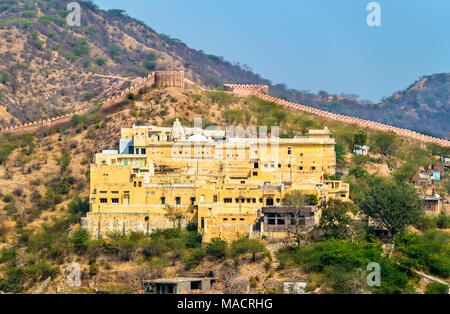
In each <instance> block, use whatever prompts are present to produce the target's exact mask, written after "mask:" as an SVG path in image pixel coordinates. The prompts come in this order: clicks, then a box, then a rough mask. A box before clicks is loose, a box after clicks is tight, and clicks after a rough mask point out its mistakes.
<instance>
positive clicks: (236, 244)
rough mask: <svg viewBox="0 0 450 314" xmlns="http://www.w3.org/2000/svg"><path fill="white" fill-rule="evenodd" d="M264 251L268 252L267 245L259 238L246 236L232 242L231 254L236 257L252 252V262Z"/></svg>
mask: <svg viewBox="0 0 450 314" xmlns="http://www.w3.org/2000/svg"><path fill="white" fill-rule="evenodd" d="M263 252H266V247H265V246H264V244H263V243H262V242H261V241H258V240H254V239H249V238H246V237H245V238H240V239H238V240H236V241H233V242H232V243H231V256H232V257H234V258H237V257H240V256H241V255H244V254H248V253H250V254H251V255H252V262H255V261H256V255H257V254H258V253H263Z"/></svg>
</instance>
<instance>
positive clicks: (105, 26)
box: [0, 0, 267, 126]
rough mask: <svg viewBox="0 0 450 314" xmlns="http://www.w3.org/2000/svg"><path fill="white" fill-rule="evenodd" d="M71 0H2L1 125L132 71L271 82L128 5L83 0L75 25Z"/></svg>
mask: <svg viewBox="0 0 450 314" xmlns="http://www.w3.org/2000/svg"><path fill="white" fill-rule="evenodd" d="M66 4H67V1H59V0H53V1H45V0H38V1H18V0H1V1H0V125H1V126H9V125H14V124H16V123H18V121H21V122H29V121H33V120H37V119H41V118H44V117H48V116H52V115H56V114H61V113H64V112H66V111H71V110H73V109H74V108H80V107H83V106H87V105H88V104H89V103H92V102H94V101H96V100H99V99H102V98H103V97H102V96H105V94H108V90H114V89H120V88H123V89H124V88H127V87H128V86H129V84H130V79H128V78H130V77H133V78H134V77H138V76H145V75H147V74H148V73H149V72H150V71H153V70H184V71H186V77H187V78H188V79H191V80H193V81H196V82H199V83H202V84H205V85H216V86H219V85H221V84H222V83H223V82H228V81H238V80H239V81H244V82H260V83H267V81H264V80H262V79H261V78H259V76H257V75H255V74H253V73H251V72H249V71H245V70H243V69H241V68H240V67H239V66H237V65H232V64H230V63H228V62H226V61H223V60H222V59H221V58H219V57H216V56H212V55H207V54H205V53H203V52H201V51H196V50H192V49H189V48H188V47H187V46H186V45H185V44H183V43H181V42H180V41H178V40H176V39H173V38H170V37H168V36H160V35H158V34H157V33H156V32H155V31H154V30H152V29H151V28H149V27H147V26H146V25H144V24H143V23H141V22H139V21H136V20H134V19H132V18H130V17H127V16H125V15H123V13H122V12H121V11H117V10H111V11H102V10H99V9H97V7H96V6H95V5H93V4H91V3H89V2H87V1H85V2H81V6H82V26H81V27H69V26H68V25H67V23H66V16H67V14H68V13H69V12H68V11H66V10H65V8H66Z"/></svg>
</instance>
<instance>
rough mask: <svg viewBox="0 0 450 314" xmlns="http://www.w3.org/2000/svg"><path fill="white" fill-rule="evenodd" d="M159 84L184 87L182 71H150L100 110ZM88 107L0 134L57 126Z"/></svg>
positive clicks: (161, 85) (108, 108)
mask: <svg viewBox="0 0 450 314" xmlns="http://www.w3.org/2000/svg"><path fill="white" fill-rule="evenodd" d="M154 85H156V86H160V87H180V88H184V72H181V71H157V72H152V73H151V74H149V75H148V76H147V77H146V78H142V79H140V80H138V81H137V82H135V83H134V84H132V85H131V86H130V87H129V88H127V89H125V90H123V91H121V92H120V93H118V94H117V95H114V96H112V97H110V98H108V99H107V100H105V101H103V106H102V109H101V110H102V111H108V110H110V109H112V108H114V107H116V106H117V105H120V104H121V103H123V102H125V101H126V100H127V98H128V94H129V93H136V92H138V91H139V90H140V89H141V88H143V87H146V86H154ZM87 111H88V109H84V110H79V111H76V112H72V113H68V114H66V115H61V116H58V117H53V118H49V119H44V120H39V121H34V122H30V123H25V124H20V125H16V126H12V127H6V128H0V134H2V133H14V134H18V133H19V134H20V133H24V132H28V133H31V132H36V131H37V130H39V128H41V127H57V126H63V125H66V124H68V123H69V122H70V119H71V118H72V117H73V116H74V115H80V114H84V113H87Z"/></svg>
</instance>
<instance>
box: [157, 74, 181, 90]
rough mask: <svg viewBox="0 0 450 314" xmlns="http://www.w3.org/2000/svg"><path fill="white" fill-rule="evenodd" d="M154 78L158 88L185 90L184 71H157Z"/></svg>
mask: <svg viewBox="0 0 450 314" xmlns="http://www.w3.org/2000/svg"><path fill="white" fill-rule="evenodd" d="M154 77H155V85H156V86H158V87H179V88H184V71H156V72H154Z"/></svg>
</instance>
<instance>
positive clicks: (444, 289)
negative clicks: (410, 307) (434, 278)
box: [425, 282, 448, 294]
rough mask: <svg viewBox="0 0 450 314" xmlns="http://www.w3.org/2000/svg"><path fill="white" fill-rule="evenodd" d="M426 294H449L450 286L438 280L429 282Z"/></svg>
mask: <svg viewBox="0 0 450 314" xmlns="http://www.w3.org/2000/svg"><path fill="white" fill-rule="evenodd" d="M425 294H448V286H447V285H444V284H442V283H438V282H432V283H429V284H428V285H427V287H426V290H425Z"/></svg>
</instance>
